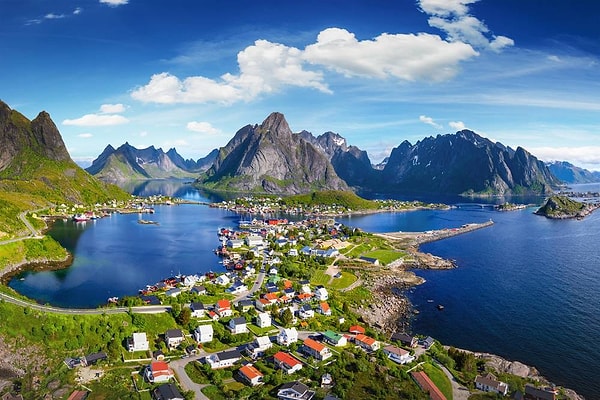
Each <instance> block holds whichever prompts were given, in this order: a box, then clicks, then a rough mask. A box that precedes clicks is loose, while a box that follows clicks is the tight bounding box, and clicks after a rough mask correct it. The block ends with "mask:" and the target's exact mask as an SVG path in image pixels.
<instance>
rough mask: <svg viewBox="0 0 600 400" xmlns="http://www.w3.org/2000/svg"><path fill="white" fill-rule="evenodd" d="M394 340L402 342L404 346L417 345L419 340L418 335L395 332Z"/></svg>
mask: <svg viewBox="0 0 600 400" xmlns="http://www.w3.org/2000/svg"><path fill="white" fill-rule="evenodd" d="M392 340H394V341H396V342H400V344H401V345H402V346H407V347H417V343H418V340H417V338H416V337H414V336H411V335H409V334H408V333H398V332H396V333H394V334H393V335H392Z"/></svg>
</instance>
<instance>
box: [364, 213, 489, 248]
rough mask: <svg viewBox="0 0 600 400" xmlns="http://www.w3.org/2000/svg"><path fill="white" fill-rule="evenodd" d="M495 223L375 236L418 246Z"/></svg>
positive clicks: (487, 222)
mask: <svg viewBox="0 0 600 400" xmlns="http://www.w3.org/2000/svg"><path fill="white" fill-rule="evenodd" d="M493 224H494V221H492V220H491V219H490V220H489V221H486V222H483V223H480V224H475V223H473V224H464V225H462V226H461V227H460V228H445V229H438V230H433V231H425V232H402V231H400V232H388V233H376V234H375V235H377V236H380V237H383V238H385V239H392V240H403V241H408V242H410V245H414V246H418V245H420V244H423V243H429V242H435V241H436V240H442V239H446V238H449V237H452V236H457V235H462V234H463V233H468V232H473V231H475V230H478V229H483V228H487V227H488V226H492V225H493Z"/></svg>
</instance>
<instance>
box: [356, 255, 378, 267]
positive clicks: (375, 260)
mask: <svg viewBox="0 0 600 400" xmlns="http://www.w3.org/2000/svg"><path fill="white" fill-rule="evenodd" d="M360 259H361V260H363V261H366V262H368V263H369V264H373V265H379V260H378V259H376V258H373V257H365V256H362V257H360Z"/></svg>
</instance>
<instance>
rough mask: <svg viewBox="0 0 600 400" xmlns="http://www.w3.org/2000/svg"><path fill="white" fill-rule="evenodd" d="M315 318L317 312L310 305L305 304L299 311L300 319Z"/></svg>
mask: <svg viewBox="0 0 600 400" xmlns="http://www.w3.org/2000/svg"><path fill="white" fill-rule="evenodd" d="M314 316H315V310H313V309H312V307H311V306H310V304H304V305H303V306H302V307H300V309H299V310H298V317H300V319H308V318H312V317H314Z"/></svg>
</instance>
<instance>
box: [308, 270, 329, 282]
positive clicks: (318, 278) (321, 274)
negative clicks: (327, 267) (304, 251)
mask: <svg viewBox="0 0 600 400" xmlns="http://www.w3.org/2000/svg"><path fill="white" fill-rule="evenodd" d="M330 279H331V276H330V275H327V274H326V273H325V271H315V272H314V273H313V276H312V277H311V278H310V283H311V285H323V286H325V285H327V284H328V283H329V280H330Z"/></svg>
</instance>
